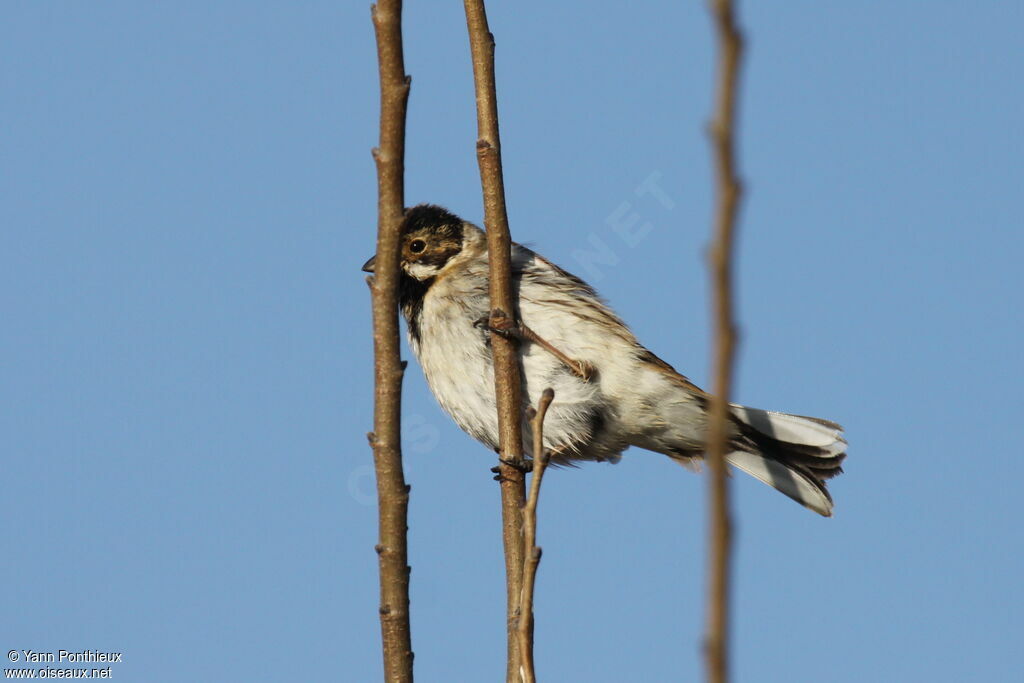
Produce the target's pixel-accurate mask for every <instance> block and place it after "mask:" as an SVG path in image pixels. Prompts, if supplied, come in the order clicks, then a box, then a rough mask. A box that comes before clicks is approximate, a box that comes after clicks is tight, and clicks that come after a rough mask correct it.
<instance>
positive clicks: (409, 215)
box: [402, 204, 462, 242]
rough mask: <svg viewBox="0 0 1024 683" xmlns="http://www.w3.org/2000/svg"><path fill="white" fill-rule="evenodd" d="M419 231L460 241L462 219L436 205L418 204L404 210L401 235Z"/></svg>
mask: <svg viewBox="0 0 1024 683" xmlns="http://www.w3.org/2000/svg"><path fill="white" fill-rule="evenodd" d="M420 230H426V231H428V232H430V233H433V234H435V235H440V236H442V237H446V238H448V239H452V240H456V241H460V242H461V241H462V219H461V218H459V217H458V216H456V215H455V214H453V213H452V212H451V211H449V210H448V209H446V208H444V207H443V206H438V205H436V204H419V205H417V206H414V207H412V208H409V209H406V210H405V219H404V220H403V221H402V234H404V235H408V234H411V233H414V232H417V231H420Z"/></svg>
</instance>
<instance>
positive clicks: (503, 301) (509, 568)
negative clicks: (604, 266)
mask: <svg viewBox="0 0 1024 683" xmlns="http://www.w3.org/2000/svg"><path fill="white" fill-rule="evenodd" d="M465 8H466V25H467V28H468V30H469V46H470V51H471V53H472V58H473V82H474V85H475V88H476V117H477V129H478V135H477V141H476V150H477V161H478V163H479V164H480V181H481V184H482V185H483V195H484V225H485V227H486V228H487V249H488V254H489V259H490V271H491V272H490V296H491V311H492V318H498V317H503V315H504V314H503V313H501V312H502V311H508V312H509V315H511V316H515V315H516V310H517V307H516V306H515V302H514V301H513V297H512V284H511V281H512V264H511V248H512V246H511V245H512V238H511V237H510V236H509V230H508V215H507V214H506V211H505V186H504V181H503V179H502V172H501V141H500V138H499V135H498V98H497V93H496V90H495V85H494V36H493V35H491V32H490V29H489V28H488V26H487V13H486V10H485V8H484V2H483V0H465ZM491 349H492V351H493V354H494V383H495V392H496V395H497V400H498V430H499V435H500V448H499V450H500V452H501V458H500V461H499V468H500V477H499V480H500V481H501V513H502V538H503V540H504V544H505V576H506V598H507V608H508V612H507V615H506V633H507V642H508V662H507V667H506V678H507V680H508V681H516V680H518V676H519V665H518V662H519V655H518V641H517V638H516V625H517V623H518V621H519V616H518V608H519V596H520V594H521V590H522V581H523V517H522V514H521V509H522V506H523V501H524V499H525V496H526V481H525V476H524V474H523V472H522V470H521V469H520V468H516V467H513V466H512V465H510V464H509V463H515V462H518V461H521V460H522V457H523V436H522V399H521V397H520V393H521V385H520V369H519V358H518V354H517V349H516V345H515V343H514V342H513V341H512V340H510V339H505V338H504V337H502V336H501V335H500V334H498V333H495V332H492V334H491Z"/></svg>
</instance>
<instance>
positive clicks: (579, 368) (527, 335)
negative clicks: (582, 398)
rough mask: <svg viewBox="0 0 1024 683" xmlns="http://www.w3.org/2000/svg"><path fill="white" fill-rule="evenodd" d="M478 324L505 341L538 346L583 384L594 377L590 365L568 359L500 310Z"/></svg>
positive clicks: (592, 367)
mask: <svg viewBox="0 0 1024 683" xmlns="http://www.w3.org/2000/svg"><path fill="white" fill-rule="evenodd" d="M479 322H481V323H483V324H484V325H485V326H486V327H487V329H489V330H491V331H492V332H496V333H497V334H500V335H501V336H503V337H505V338H506V339H518V340H519V341H524V340H525V341H529V342H532V343H534V344H538V345H540V346H541V347H543V348H544V349H545V350H546V351H547V352H548V353H550V354H551V355H553V356H554V357H555V358H557V359H558V360H560V361H562V363H564V364H565V366H566V367H568V368H569V370H571V371H572V374H574V375H576V376H577V377H579V378H580V379H582V380H583V381H584V382H589V381H590V378H591V377H593V376H594V372H596V369H595V368H594V365H593V364H592V363H589V362H587V361H585V360H576V359H575V358H570V357H569V356H567V355H565V354H564V353H562V352H561V351H559V350H558V348H557V347H556V346H554V345H553V344H550V343H549V342H548V341H547V340H546V339H544V338H543V337H541V336H540V335H539V334H537V333H536V332H534V331H533V330H531V329H530V328H529V327H527V326H526V325H524V324H523V323H522V321H519V322H517V321H515V320H513V319H512V318H510V317H509V316H508V315H506V314H505V312H504V311H502V310H501V309H500V308H495V309H494V310H493V311H491V316H490V318H488V319H486V320H481V321H479Z"/></svg>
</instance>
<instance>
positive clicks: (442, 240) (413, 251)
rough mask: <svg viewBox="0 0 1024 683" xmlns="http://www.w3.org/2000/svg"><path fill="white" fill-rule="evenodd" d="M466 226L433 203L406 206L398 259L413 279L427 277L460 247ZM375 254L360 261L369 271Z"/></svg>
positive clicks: (429, 277) (371, 269)
mask: <svg viewBox="0 0 1024 683" xmlns="http://www.w3.org/2000/svg"><path fill="white" fill-rule="evenodd" d="M464 236H465V229H464V227H463V221H462V219H461V218H459V217H458V216H456V215H455V214H453V213H451V212H450V211H448V210H447V209H444V208H442V207H440V206H435V205H434V204H420V205H418V206H414V207H412V208H411V209H406V211H405V218H404V219H403V220H402V249H401V255H400V256H399V263H400V265H401V268H402V270H403V271H404V272H405V273H406V274H408V275H409V277H411V278H413V279H415V280H420V281H424V280H429V279H431V278H433V277H436V276H437V275H438V273H440V272H441V271H442V270H444V267H445V266H446V265H447V264H448V262H449V261H450V260H451V259H452V258H453V257H454V256H456V255H458V254H459V252H461V251H462V246H463V239H464ZM376 259H377V257H376V256H374V257H372V258H370V260H369V261H367V262H366V263H365V264H363V270H364V271H366V272H368V273H372V272H373V269H374V265H375V264H374V262H375V261H376Z"/></svg>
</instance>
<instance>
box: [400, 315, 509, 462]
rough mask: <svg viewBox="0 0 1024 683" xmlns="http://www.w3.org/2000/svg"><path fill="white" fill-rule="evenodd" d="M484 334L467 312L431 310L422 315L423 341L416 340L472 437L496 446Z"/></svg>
mask: <svg viewBox="0 0 1024 683" xmlns="http://www.w3.org/2000/svg"><path fill="white" fill-rule="evenodd" d="M427 320H429V322H427ZM485 339H486V337H485V333H484V332H483V331H482V330H481V329H479V328H478V327H475V326H474V325H473V324H472V322H471V319H470V318H469V317H465V316H460V317H458V318H454V317H449V316H445V315H432V316H424V322H422V323H421V325H420V340H419V343H413V344H412V346H413V350H414V352H415V353H416V357H417V359H418V360H419V363H420V366H421V367H422V368H423V374H424V375H425V376H426V378H427V385H428V386H429V387H430V390H431V392H432V393H433V394H434V397H435V398H436V399H437V402H438V403H440V404H441V407H442V408H443V409H444V410H445V412H447V413H448V414H449V415H451V417H452V419H453V420H455V422H456V423H457V424H458V425H459V427H461V428H462V430H463V431H465V432H466V433H467V434H469V435H470V436H472V437H473V438H474V439H476V440H478V441H480V442H482V443H484V444H485V445H487V446H489V447H491V448H497V446H498V417H497V406H496V401H495V396H494V365H493V362H492V360H491V350H490V348H489V346H488V345H487V343H486V341H485Z"/></svg>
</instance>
